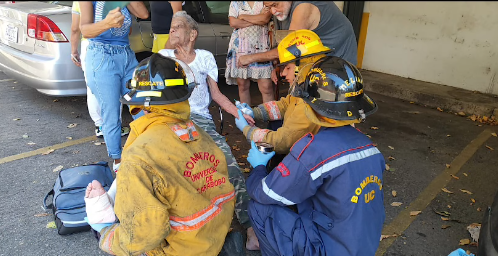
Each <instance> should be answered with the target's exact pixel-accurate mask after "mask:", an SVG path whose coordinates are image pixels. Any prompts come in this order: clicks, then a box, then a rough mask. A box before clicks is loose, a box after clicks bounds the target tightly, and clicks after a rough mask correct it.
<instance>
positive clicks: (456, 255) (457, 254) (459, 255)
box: [448, 248, 474, 256]
mask: <svg viewBox="0 0 498 256" xmlns="http://www.w3.org/2000/svg"><path fill="white" fill-rule="evenodd" d="M469 255H470V256H474V254H473V253H471V254H467V252H465V251H464V250H463V249H462V248H458V249H456V250H454V251H452V252H451V253H450V254H448V256H469Z"/></svg>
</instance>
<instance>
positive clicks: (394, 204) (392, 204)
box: [391, 202, 403, 206]
mask: <svg viewBox="0 0 498 256" xmlns="http://www.w3.org/2000/svg"><path fill="white" fill-rule="evenodd" d="M402 204H403V203H401V202H392V203H391V206H400V205H402Z"/></svg>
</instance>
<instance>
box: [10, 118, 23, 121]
mask: <svg viewBox="0 0 498 256" xmlns="http://www.w3.org/2000/svg"><path fill="white" fill-rule="evenodd" d="M12 120H14V121H19V120H21V118H14V119H12Z"/></svg>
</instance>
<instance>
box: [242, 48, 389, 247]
mask: <svg viewBox="0 0 498 256" xmlns="http://www.w3.org/2000/svg"><path fill="white" fill-rule="evenodd" d="M299 69H300V70H299V72H298V74H297V77H296V80H295V82H294V83H293V84H292V85H291V90H290V93H291V94H292V95H293V96H296V97H300V98H302V99H303V100H304V101H305V102H306V103H307V107H306V108H305V110H304V111H305V116H306V118H308V119H309V120H310V121H312V122H313V123H316V124H318V125H319V126H321V128H320V130H319V132H318V133H317V134H316V135H313V134H312V133H308V134H306V135H305V136H304V137H302V138H301V139H300V140H298V141H297V142H296V143H295V144H294V145H293V147H292V148H291V150H290V153H289V154H288V155H287V156H286V157H285V158H284V159H283V161H282V162H280V164H279V165H278V166H277V167H276V168H275V169H273V170H272V171H271V172H270V173H269V174H267V171H266V165H267V163H268V161H269V160H270V158H271V157H272V156H273V155H274V153H271V154H264V153H262V152H259V151H258V150H257V149H256V146H255V143H254V141H251V144H252V145H251V146H252V147H251V149H250V151H249V157H248V158H247V160H248V161H249V163H250V164H251V165H252V167H253V169H252V170H251V174H250V176H249V177H248V179H247V181H246V186H247V192H248V193H249V195H250V197H251V199H252V200H251V201H250V204H249V217H250V220H251V223H252V225H253V228H254V231H255V232H256V235H257V237H258V239H259V244H260V248H261V252H262V255H341V256H347V255H360V256H368V255H374V254H375V252H376V250H377V247H378V246H379V241H380V237H381V230H382V226H383V223H384V219H385V210H384V204H383V201H384V197H383V190H382V181H383V176H382V173H383V170H384V169H385V161H384V157H383V156H382V154H381V153H380V151H379V150H378V149H377V148H376V147H375V145H374V144H373V143H372V141H371V140H370V139H369V138H368V137H367V136H365V135H364V134H363V133H361V132H360V131H358V130H357V129H355V128H354V127H353V126H352V125H351V124H353V123H359V122H361V121H364V120H365V117H366V116H368V115H370V114H372V113H374V112H375V111H376V110H377V105H376V104H375V102H374V101H373V100H372V99H371V98H369V97H368V96H367V95H365V93H364V91H363V79H362V77H361V74H360V72H359V71H358V69H357V68H356V67H355V66H354V65H353V64H351V63H349V62H347V61H345V60H343V59H341V58H339V57H323V58H320V59H319V60H317V61H315V62H314V63H312V64H311V65H304V66H303V65H301V66H299ZM239 116H242V115H241V114H240V113H239ZM241 121H243V120H239V119H237V120H236V122H241ZM288 206H297V212H296V211H293V210H292V209H291V208H290V207H288Z"/></svg>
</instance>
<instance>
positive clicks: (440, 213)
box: [433, 209, 451, 217]
mask: <svg viewBox="0 0 498 256" xmlns="http://www.w3.org/2000/svg"><path fill="white" fill-rule="evenodd" d="M433 210H434V212H435V213H436V214H437V215H441V216H443V217H450V215H451V213H449V212H447V211H442V212H438V211H436V210H435V209H433Z"/></svg>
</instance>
